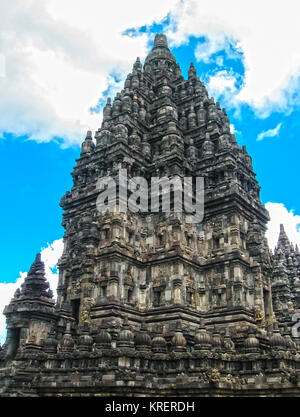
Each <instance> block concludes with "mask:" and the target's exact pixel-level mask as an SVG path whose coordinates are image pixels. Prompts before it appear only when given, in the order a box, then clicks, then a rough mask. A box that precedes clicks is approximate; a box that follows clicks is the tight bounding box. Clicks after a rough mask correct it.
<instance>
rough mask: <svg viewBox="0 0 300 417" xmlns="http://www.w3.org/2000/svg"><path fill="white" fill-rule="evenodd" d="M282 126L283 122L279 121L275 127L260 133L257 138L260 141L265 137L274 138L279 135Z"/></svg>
mask: <svg viewBox="0 0 300 417" xmlns="http://www.w3.org/2000/svg"><path fill="white" fill-rule="evenodd" d="M281 126H282V123H278V125H277V126H276V127H274V129H268V130H265V131H264V132H261V133H259V135H258V136H257V138H256V140H258V141H260V140H263V139H264V138H274V137H276V136H278V135H279V131H280V129H281Z"/></svg>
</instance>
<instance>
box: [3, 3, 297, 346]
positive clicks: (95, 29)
mask: <svg viewBox="0 0 300 417" xmlns="http://www.w3.org/2000/svg"><path fill="white" fill-rule="evenodd" d="M100 3H101V2H97V1H94V0H90V1H89V2H83V1H81V0H73V1H72V2H71V1H69V0H65V1H64V2H60V1H58V0H46V1H45V2H39V1H38V0H32V1H31V2H29V3H28V4H26V6H24V4H23V3H21V2H20V0H12V1H11V2H9V3H7V2H5V0H0V14H1V16H2V18H3V25H2V29H1V34H0V97H1V99H0V171H1V188H2V204H1V206H0V219H1V220H0V222H1V232H2V233H1V235H2V239H1V243H0V245H1V247H0V249H1V250H0V261H1V273H0V292H1V294H2V295H1V296H0V308H1V309H3V307H2V306H4V305H5V304H6V303H7V302H8V301H9V298H10V297H11V295H12V293H13V291H14V290H15V288H16V285H17V284H14V283H15V281H16V280H17V279H18V285H19V283H20V282H21V281H20V280H21V279H22V277H24V273H25V272H26V271H28V269H29V267H30V265H31V263H32V261H33V260H34V257H35V254H36V253H37V252H38V251H40V250H43V249H44V250H43V254H44V255H43V256H44V260H45V262H46V267H47V268H48V269H47V271H48V276H49V277H51V279H52V281H53V284H52V285H55V283H56V279H57V275H56V271H55V262H56V259H57V257H58V256H59V254H60V253H61V250H62V245H61V240H60V239H61V238H62V236H63V228H62V226H61V220H62V210H61V208H60V207H59V201H60V198H61V197H62V196H63V194H64V193H65V192H66V191H67V190H69V189H70V188H71V186H72V181H71V180H72V178H71V176H70V172H71V171H72V168H73V166H74V165H75V159H76V158H77V157H78V156H79V153H80V143H81V141H82V140H83V139H84V137H85V132H86V130H89V129H91V130H92V131H95V130H96V129H97V128H98V127H100V125H101V118H102V114H101V112H102V107H103V105H104V103H105V100H106V98H107V96H111V97H112V98H113V97H114V95H115V93H116V92H117V91H119V90H121V89H122V88H123V82H124V79H125V77H126V75H127V74H128V73H129V72H130V70H131V68H132V65H133V63H134V61H135V59H136V57H137V56H139V57H141V60H142V61H143V60H144V58H145V56H146V54H147V52H149V48H150V47H151V45H152V41H153V38H154V35H155V34H156V33H158V32H165V33H167V35H168V39H169V46H170V49H171V50H172V52H173V54H174V55H175V57H176V59H177V61H178V62H179V64H180V66H181V68H182V71H183V75H184V76H185V77H186V76H187V70H188V67H189V65H190V62H194V65H195V67H196V69H197V72H198V75H199V76H200V78H201V79H202V81H204V82H205V84H206V86H207V89H208V91H209V94H210V95H212V96H214V97H215V99H216V100H218V101H220V103H221V106H222V107H225V108H226V110H227V113H228V115H229V118H230V121H231V125H232V131H233V132H234V133H235V134H236V137H237V140H238V143H239V144H240V145H246V147H247V150H248V152H249V154H250V155H251V157H252V158H253V166H254V171H255V172H256V174H257V178H258V181H259V184H260V186H261V199H262V202H263V203H264V204H266V206H267V208H268V209H269V212H270V215H271V222H270V224H269V228H268V239H269V243H270V246H271V247H272V248H273V246H274V244H275V243H274V242H275V240H276V237H277V235H278V233H279V224H280V223H281V222H283V223H284V224H285V228H286V231H287V233H288V235H289V236H290V239H291V240H293V242H294V243H297V242H298V243H299V242H300V226H299V225H300V193H299V191H298V190H299V185H298V184H299V163H298V160H299V154H300V152H299V151H300V121H299V120H300V118H299V112H300V99H299V98H300V97H299V91H300V90H299V74H300V46H299V42H298V39H299V38H300V33H298V32H300V29H299V25H298V22H297V18H298V16H299V13H300V6H298V5H297V4H296V2H293V1H292V0H287V3H288V4H287V5H286V7H285V8H284V9H283V8H282V7H281V5H280V3H279V2H276V1H274V2H272V10H271V9H270V8H269V7H268V5H267V4H265V3H268V2H265V3H263V4H262V2H259V1H258V0H253V1H251V2H250V1H248V0H244V1H243V2H240V0H239V1H237V0H228V1H227V2H222V1H221V0H216V1H215V2H213V4H207V2H206V1H202V0H199V1H193V0H181V1H177V0H166V1H164V2H161V1H158V0H153V1H152V2H141V1H137V0H130V1H129V2H123V1H121V0H112V1H111V2H110V3H109V4H106V5H105V6H103V5H102V6H101V4H100ZM150 3H151V4H150ZM241 3H243V5H241ZM71 6H72V7H71ZM258 8H259V11H260V13H257V10H258ZM233 10H234V12H233ZM45 248H46V249H45ZM22 273H23V274H22ZM1 283H2V284H3V285H2V286H1ZM3 323H4V322H3V319H2V325H3ZM0 341H1V317H0Z"/></svg>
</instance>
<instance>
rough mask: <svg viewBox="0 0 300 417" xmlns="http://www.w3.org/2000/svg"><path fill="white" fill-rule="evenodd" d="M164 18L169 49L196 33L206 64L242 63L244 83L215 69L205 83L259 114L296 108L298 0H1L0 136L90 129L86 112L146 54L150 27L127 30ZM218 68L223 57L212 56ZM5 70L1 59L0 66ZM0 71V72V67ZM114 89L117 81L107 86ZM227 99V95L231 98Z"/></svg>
mask: <svg viewBox="0 0 300 417" xmlns="http://www.w3.org/2000/svg"><path fill="white" fill-rule="evenodd" d="M167 14H169V16H170V19H169V22H170V23H169V24H168V26H166V28H165V30H166V31H167V32H168V36H169V39H170V45H171V46H172V45H173V46H174V45H180V44H183V43H185V42H187V40H188V37H189V36H191V35H193V36H196V37H204V38H205V42H204V43H198V45H197V47H196V50H195V55H196V57H197V59H201V60H204V61H205V62H210V61H211V59H212V56H213V55H214V54H215V53H216V52H218V51H220V50H225V52H226V54H227V56H229V57H231V58H232V57H234V58H236V57H237V54H235V53H234V51H239V52H240V53H239V57H242V59H243V64H244V66H245V77H244V82H243V85H242V86H241V87H239V88H238V89H237V88H235V85H234V79H233V78H230V77H228V74H227V76H225V74H223V75H222V74H218V75H215V76H214V77H211V79H210V81H209V83H210V85H211V87H212V88H215V91H216V92H217V90H218V88H219V89H223V92H224V93H226V94H227V96H228V97H229V95H230V96H231V97H232V99H231V103H232V104H233V105H238V104H239V103H248V104H249V105H251V106H252V107H253V108H254V109H255V111H256V113H257V114H258V115H260V116H261V117H266V116H267V115H268V114H270V112H272V111H273V110H279V111H285V112H286V111H289V110H290V109H291V107H293V106H294V105H299V103H300V97H299V94H296V95H295V92H296V91H298V89H299V77H298V75H299V70H300V44H299V42H298V39H299V37H300V25H299V24H298V16H299V14H300V3H299V2H296V1H294V0H287V1H286V2H285V3H284V5H283V4H282V2H280V1H279V0H277V1H276V0H272V1H271V0H265V1H263V2H262V1H260V0H251V1H250V0H243V1H240V0H228V1H226V2H224V1H222V0H214V1H213V2H207V1H204V0H197V1H196V0H181V1H179V0H165V1H163V2H162V1H160V0H152V1H151V2H145V1H143V2H141V1H139V0H129V1H126V2H124V1H123V0H111V1H110V2H105V3H104V2H101V1H99V0H87V1H85V2H83V1H80V0H64V1H63V2H62V1H60V0H47V1H44V2H41V1H39V0H28V1H27V2H26V5H24V2H22V1H21V0H11V1H9V2H1V3H0V15H1V18H2V19H1V33H0V55H1V56H2V57H4V58H2V61H3V59H4V61H5V73H4V75H5V76H4V77H3V76H1V77H0V95H1V100H0V137H1V135H3V133H4V132H11V133H13V134H16V135H29V137H30V138H32V139H35V140H38V141H49V140H51V139H53V138H55V137H61V138H63V139H64V141H65V142H66V144H68V143H70V142H79V141H81V140H82V139H83V137H84V136H83V135H84V131H85V130H87V129H91V130H96V129H97V128H98V127H99V126H100V123H101V115H99V114H95V113H91V112H90V111H89V109H90V108H91V107H93V106H95V105H96V104H97V102H98V100H99V98H100V97H101V95H102V93H103V92H104V91H105V90H106V89H107V87H108V84H109V83H110V82H111V80H112V79H111V78H110V76H109V74H110V73H111V72H112V71H117V72H118V73H119V75H120V76H121V78H122V77H124V76H125V75H126V74H127V73H128V72H129V71H130V69H131V67H132V64H133V62H134V60H135V58H136V56H140V57H141V58H142V59H143V58H144V57H145V55H146V53H147V41H148V37H149V36H152V34H150V33H149V32H146V33H142V34H140V36H138V37H135V36H132V37H130V36H124V35H122V33H123V32H124V31H125V30H126V29H128V28H131V27H139V26H144V25H151V24H152V23H153V22H160V21H162V19H163V18H164V17H165V16H166V15H167ZM216 64H217V65H221V64H222V58H221V57H218V58H216ZM2 67H3V65H2ZM2 75H3V71H2ZM113 84H114V85H112V91H115V89H116V88H117V87H118V88H119V87H120V84H118V83H115V82H113ZM233 98H234V100H233Z"/></svg>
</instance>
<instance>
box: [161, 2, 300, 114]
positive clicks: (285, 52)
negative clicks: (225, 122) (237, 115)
mask: <svg viewBox="0 0 300 417" xmlns="http://www.w3.org/2000/svg"><path fill="white" fill-rule="evenodd" d="M299 14H300V3H299V2H297V1H294V0H287V1H286V2H285V3H284V4H283V3H282V2H281V1H279V0H272V1H271V0H265V1H260V0H251V1H250V0H243V1H240V0H227V1H226V2H224V1H222V0H214V1H211V2H207V1H204V0H200V1H199V0H186V1H184V6H182V7H180V6H178V7H177V10H176V12H174V17H173V19H174V21H176V23H177V25H176V26H175V27H176V31H172V30H170V33H169V36H170V38H172V40H173V44H175V45H179V44H182V43H184V42H186V41H187V39H188V36H190V35H193V36H196V37H197V36H199V37H200V36H205V38H206V39H207V41H206V43H205V45H203V47H201V49H200V53H199V46H197V48H196V51H195V55H196V57H199V58H202V59H204V60H205V61H206V62H209V60H210V56H209V54H211V55H212V54H214V53H216V52H218V50H223V49H225V51H226V50H227V51H229V50H230V44H231V45H232V44H234V43H235V42H236V47H237V48H238V49H239V50H240V51H241V52H242V54H243V62H244V66H245V78H244V84H243V86H242V88H241V90H240V91H239V92H238V94H236V97H235V98H236V103H244V102H245V103H248V104H249V105H251V106H253V108H254V109H255V111H256V112H257V114H258V115H260V116H262V117H266V116H267V115H268V114H270V112H272V111H273V110H275V109H276V110H280V111H287V110H288V108H289V106H290V105H291V104H292V102H293V99H292V95H293V93H294V92H295V91H296V87H297V85H298V86H299V83H298V82H295V80H296V79H298V75H299V69H300V45H299V42H298V39H299V36H300V25H299V24H298V16H299ZM173 26H174V25H173ZM205 46H206V47H207V49H206V50H204V49H203V48H204V47H205ZM290 84H292V86H291V85H290ZM291 87H292V88H291ZM298 101H299V100H298Z"/></svg>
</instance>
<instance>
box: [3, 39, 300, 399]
mask: <svg viewBox="0 0 300 417" xmlns="http://www.w3.org/2000/svg"><path fill="white" fill-rule="evenodd" d="M120 169H124V170H127V175H128V179H130V178H133V177H143V178H145V179H147V180H150V178H152V177H167V178H172V177H174V176H179V178H183V177H192V178H196V177H202V178H204V218H203V220H202V221H201V222H200V223H191V222H188V221H187V213H186V212H185V211H183V212H182V213H178V212H175V211H172V210H171V211H170V212H163V211H162V210H158V211H156V212H155V211H154V212H153V211H152V212H151V211H150V210H149V212H142V211H140V212H136V213H134V212H132V211H130V210H128V211H126V212H122V211H121V210H119V204H120V201H118V204H116V206H115V208H114V210H112V211H107V212H106V213H103V212H100V211H99V210H98V209H97V204H96V202H97V197H98V196H99V189H98V188H97V182H98V180H99V178H102V177H108V176H110V177H111V178H115V179H116V181H117V179H118V172H119V170H120ZM72 176H73V187H72V189H71V191H69V192H67V193H66V194H65V195H64V197H63V198H62V200H61V207H62V208H63V210H64V215H63V226H64V228H65V235H64V252H63V255H62V257H61V259H60V261H59V283H58V287H57V300H56V301H55V300H54V298H53V293H52V291H51V290H50V289H49V284H48V282H47V281H46V278H45V271H44V264H43V262H42V261H41V257H40V255H39V254H38V255H37V256H36V259H35V261H34V263H33V264H32V266H31V269H30V271H29V273H28V275H27V278H26V279H25V281H24V283H23V284H22V286H21V288H20V289H18V290H17V291H16V293H15V295H14V297H13V298H12V300H11V302H10V304H9V305H7V306H6V307H5V310H4V314H5V316H6V319H7V340H6V342H5V344H4V345H3V347H2V348H1V351H0V395H1V396H42V397H43V396H95V395H97V396H110V395H119V396H163V395H164V396H258V395H262V396H299V394H300V338H299V333H298V323H297V312H298V313H300V253H299V250H298V248H297V247H295V248H294V247H293V245H292V244H291V243H290V242H289V240H288V237H287V235H286V233H285V231H284V229H283V227H281V230H280V235H279V240H278V245H277V247H276V249H275V254H272V252H271V251H270V249H269V247H268V245H267V241H266V238H265V231H266V224H267V222H268V219H269V217H268V212H267V211H266V209H265V208H264V206H263V205H262V203H261V201H260V196H259V192H260V187H259V185H258V182H257V180H256V178H255V174H254V172H253V169H252V160H251V157H250V156H249V155H248V153H247V150H246V148H245V146H243V147H240V146H239V145H238V144H237V141H236V139H235V136H234V135H233V134H231V133H230V122H229V118H228V116H227V114H226V111H225V109H221V107H220V104H219V103H218V102H217V103H215V101H214V99H213V98H210V97H209V96H208V93H207V90H206V88H205V86H204V84H203V82H202V81H201V80H200V78H199V77H198V76H197V73H196V70H195V67H194V65H193V64H191V65H190V68H189V70H188V79H187V80H185V79H184V78H183V76H182V74H181V69H180V67H179V65H178V64H177V63H176V60H175V58H174V56H173V55H172V53H171V52H170V50H169V48H168V44H167V39H166V36H165V35H163V34H158V35H156V37H155V40H154V46H153V48H152V50H151V52H150V53H149V55H148V56H147V58H146V59H145V62H144V64H143V65H142V64H141V62H140V60H139V58H137V60H136V62H135V63H134V65H133V68H132V72H131V73H130V74H129V75H128V76H127V78H126V81H125V85H124V89H123V90H122V91H121V92H120V93H117V94H116V97H115V98H114V100H113V102H111V100H110V99H108V100H107V104H106V105H105V107H104V110H103V122H102V126H101V128H100V129H99V130H98V131H97V132H96V133H95V137H94V138H93V137H92V133H91V132H88V133H87V136H86V138H85V139H84V141H83V143H82V147H81V154H80V157H79V158H78V159H77V161H76V166H75V167H74V170H73V173H72ZM119 185H120V184H119ZM194 197H195V196H194ZM278 232H279V231H278ZM299 316H300V314H299Z"/></svg>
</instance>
